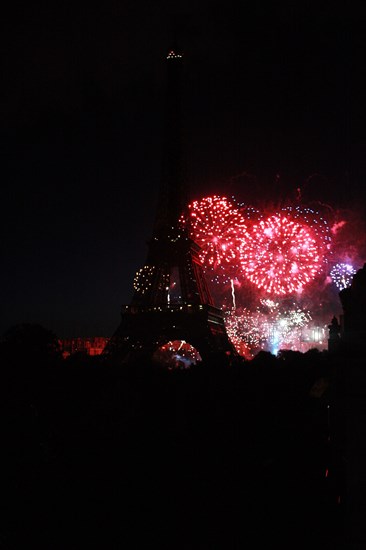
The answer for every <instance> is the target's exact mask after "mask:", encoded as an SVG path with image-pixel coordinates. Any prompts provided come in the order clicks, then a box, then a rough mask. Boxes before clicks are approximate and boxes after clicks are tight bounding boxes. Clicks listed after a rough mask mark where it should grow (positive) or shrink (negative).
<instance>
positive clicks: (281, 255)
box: [241, 214, 323, 295]
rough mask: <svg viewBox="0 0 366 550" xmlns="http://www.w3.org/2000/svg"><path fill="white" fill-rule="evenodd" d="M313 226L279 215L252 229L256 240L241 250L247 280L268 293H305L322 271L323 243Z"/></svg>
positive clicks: (262, 221) (261, 222)
mask: <svg viewBox="0 0 366 550" xmlns="http://www.w3.org/2000/svg"><path fill="white" fill-rule="evenodd" d="M318 240H319V237H318V236H317V234H316V233H315V232H314V231H312V229H311V227H309V226H307V225H305V224H303V223H300V222H298V221H297V220H294V219H292V218H291V217H290V216H289V215H282V214H276V215H273V216H269V217H268V218H267V219H265V220H261V221H260V222H259V223H258V224H257V225H254V226H253V229H252V241H251V242H250V243H249V246H248V245H245V244H243V246H242V247H241V266H242V269H243V271H244V273H245V275H246V277H247V278H248V279H249V280H250V281H251V282H252V283H254V284H255V285H256V286H257V287H258V288H260V289H263V290H264V291H265V292H267V293H268V294H275V295H288V294H293V293H301V292H302V291H303V289H304V287H305V285H307V284H308V283H309V282H310V281H312V280H313V279H314V278H315V276H316V275H318V274H319V273H320V272H321V269H322V264H323V254H322V243H321V242H318Z"/></svg>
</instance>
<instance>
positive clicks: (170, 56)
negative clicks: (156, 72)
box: [166, 49, 183, 59]
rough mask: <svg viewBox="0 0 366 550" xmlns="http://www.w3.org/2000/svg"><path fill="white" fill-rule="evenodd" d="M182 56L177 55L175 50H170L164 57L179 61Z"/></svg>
mask: <svg viewBox="0 0 366 550" xmlns="http://www.w3.org/2000/svg"><path fill="white" fill-rule="evenodd" d="M181 57H183V56H182V54H180V53H178V52H177V50H176V49H171V50H169V52H168V55H167V56H166V58H167V59H180V58H181Z"/></svg>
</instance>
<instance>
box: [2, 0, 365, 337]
mask: <svg viewBox="0 0 366 550" xmlns="http://www.w3.org/2000/svg"><path fill="white" fill-rule="evenodd" d="M364 28H365V17H364V16H363V12H362V3H359V4H357V3H354V4H352V3H351V2H344V3H342V4H341V3H338V4H337V3H334V2H329V3H326V4H325V3H313V4H312V3H309V2H302V3H299V2H283V3H281V2H273V3H271V2H245V1H242V2H240V3H239V2H225V3H222V2H216V1H213V2H208V1H207V2H193V1H188V2H184V3H183V2H175V3H172V2H147V1H146V0H145V1H138V0H137V1H134V2H130V1H128V2H126V1H117V0H114V1H113V0H106V1H104V2H103V3H101V4H100V5H99V6H95V5H93V4H91V3H89V4H86V3H85V4H82V3H79V2H70V3H68V2H60V3H53V2H46V1H44V2H43V3H29V4H28V5H27V6H26V7H24V6H23V5H21V4H17V3H16V2H14V3H13V4H12V7H11V9H10V8H9V9H8V11H7V13H4V16H3V17H2V21H1V46H2V47H1V51H2V76H3V78H2V86H1V93H2V100H1V106H0V136H1V144H2V147H1V152H2V155H1V156H2V158H1V182H2V185H1V189H2V193H1V212H2V215H1V224H2V239H1V257H2V268H1V279H0V280H1V286H0V307H1V312H2V315H1V324H0V331H1V332H3V331H4V330H5V329H6V328H8V327H9V326H11V325H12V324H14V323H19V322H24V321H26V322H39V323H41V324H43V325H44V326H46V327H47V328H50V329H52V330H54V331H55V332H56V333H57V334H58V335H59V336H60V337H63V336H73V335H105V336H109V335H111V333H112V332H113V331H114V329H115V328H116V327H117V325H118V323H119V313H120V306H121V305H122V304H124V303H129V301H130V299H131V297H132V282H133V277H134V274H135V272H136V270H137V269H138V268H140V267H141V266H142V265H143V263H144V261H145V257H146V252H147V247H146V241H147V240H148V239H149V237H150V236H151V231H152V222H153V217H154V211H155V202H156V199H157V190H158V185H159V175H160V162H161V156H162V151H161V134H162V113H163V99H164V78H165V56H166V53H167V51H168V49H169V48H170V46H171V44H172V42H173V39H177V41H178V43H179V44H180V46H181V50H182V52H183V54H184V62H185V87H184V98H185V125H186V143H185V153H186V159H187V171H188V175H189V181H190V187H191V190H192V194H195V195H196V196H197V197H199V196H201V195H203V194H204V193H206V192H210V193H211V192H219V193H222V194H224V193H230V194H234V195H235V196H236V198H237V199H239V200H240V201H244V202H248V203H255V202H256V201H260V200H263V198H264V197H265V199H266V200H267V201H276V200H277V199H278V198H279V197H285V198H286V197H289V199H290V198H291V197H293V196H294V192H295V189H296V188H297V187H300V188H301V189H302V190H303V193H304V200H319V201H325V202H327V203H329V204H332V205H333V206H334V208H347V209H353V208H354V209H357V210H358V212H361V215H362V216H363V215H364V213H365V206H364V197H365V192H364V188H365V185H366V160H365V158H366V157H365V153H366V109H365V97H366V93H365V92H366V87H365V83H364V78H365V77H364V72H365V66H366V65H365V37H364Z"/></svg>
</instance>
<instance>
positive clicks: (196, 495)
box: [0, 354, 347, 550]
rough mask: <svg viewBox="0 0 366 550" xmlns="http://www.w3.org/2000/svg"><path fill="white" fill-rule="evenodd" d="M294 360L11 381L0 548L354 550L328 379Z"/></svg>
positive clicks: (76, 367) (314, 366)
mask: <svg viewBox="0 0 366 550" xmlns="http://www.w3.org/2000/svg"><path fill="white" fill-rule="evenodd" d="M293 359H294V358H293V357H291V354H290V355H289V357H287V359H286V360H283V361H282V363H279V362H272V363H273V364H272V363H271V361H270V360H269V357H267V358H265V360H264V361H263V362H262V363H261V362H260V361H258V362H257V363H256V364H254V362H251V363H253V364H251V363H244V364H240V365H236V366H234V367H233V366H232V367H230V368H228V367H226V366H225V367H224V366H222V365H221V366H220V364H219V363H216V364H212V365H206V366H201V367H199V368H198V367H197V368H196V369H195V370H193V371H190V372H184V371H178V372H171V371H169V372H166V371H160V370H157V369H156V368H152V367H151V365H134V366H133V368H132V366H129V367H126V366H125V367H123V368H122V369H116V368H114V367H113V368H112V367H108V366H106V365H102V364H100V363H99V362H97V361H95V362H93V361H91V360H89V361H87V360H84V362H83V361H82V360H80V359H79V360H78V361H76V360H75V361H74V363H73V362H72V361H69V362H68V363H67V364H63V365H61V366H60V365H57V366H54V368H53V369H51V370H49V369H48V370H47V369H46V368H45V367H42V368H41V367H40V368H39V369H38V370H37V369H36V370H33V371H30V370H28V371H27V372H26V371H25V370H24V366H23V367H22V369H23V371H22V372H23V374H22V376H20V374H21V372H20V370H19V369H18V370H19V372H18V376H14V375H9V376H7V377H6V379H5V381H4V384H3V388H4V391H3V393H4V395H3V396H2V406H3V412H2V415H3V420H4V419H5V421H4V427H3V436H2V442H3V446H2V447H3V455H4V457H5V465H3V476H2V491H1V492H2V497H3V498H2V504H3V510H2V514H1V515H2V525H3V527H2V529H1V539H0V548H4V549H7V548H9V549H13V548H14V549H18V548H25V547H34V548H47V549H50V550H51V549H52V550H56V549H63V550H64V549H70V548H90V547H92V548H103V549H122V548H123V549H125V548H126V549H131V550H132V549H135V548H136V549H137V548H150V547H155V548H159V549H176V550H181V549H185V550H186V549H187V550H188V549H192V550H193V549H194V550H196V549H197V550H198V549H200V550H206V549H210V550H214V549H215V550H216V549H225V550H230V549H235V550H236V549H242V548H250V549H255V548H263V547H265V548H296V549H299V548H301V549H302V548H304V549H305V548H306V549H316V548H322V549H323V550H333V549H337V550H338V549H342V550H343V548H347V545H346V544H345V539H346V537H345V533H344V505H343V501H344V488H343V484H344V482H343V472H342V466H341V463H340V462H339V461H338V458H337V451H336V450H335V449H334V447H333V446H332V442H331V441H330V439H329V438H332V437H333V434H332V433H330V432H331V429H330V415H329V410H330V409H329V408H328V405H330V406H331V407H332V406H333V404H334V403H333V401H332V400H334V391H333V389H332V388H333V382H332V377H333V374H332V367H331V365H330V364H329V362H328V361H327V360H325V359H324V358H322V357H321V354H313V357H312V356H311V354H310V355H308V356H307V357H306V359H305V358H303V359H301V360H300V359H299V357H297V358H296V361H294V360H293ZM28 368H29V367H28ZM319 381H320V382H319ZM314 384H315V386H314Z"/></svg>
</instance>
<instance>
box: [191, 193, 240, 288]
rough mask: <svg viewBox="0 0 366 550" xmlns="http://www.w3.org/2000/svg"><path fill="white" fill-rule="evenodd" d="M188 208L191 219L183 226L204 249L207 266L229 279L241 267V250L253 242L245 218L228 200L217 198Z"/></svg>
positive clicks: (208, 199)
mask: <svg viewBox="0 0 366 550" xmlns="http://www.w3.org/2000/svg"><path fill="white" fill-rule="evenodd" d="M188 208H189V216H188V219H186V220H184V219H181V222H182V223H183V224H186V225H187V226H188V227H189V232H190V236H191V238H192V240H193V241H195V242H196V243H197V244H198V245H199V246H200V248H201V251H200V259H201V261H202V264H203V266H204V267H205V268H206V269H210V270H212V271H213V272H214V274H215V275H219V276H221V277H222V278H225V276H226V277H227V276H228V272H232V270H236V269H238V267H239V266H240V247H241V246H242V245H243V242H247V241H248V240H249V236H248V232H247V226H246V223H245V220H244V218H243V216H242V215H241V214H240V212H239V210H238V209H237V208H235V207H234V206H233V204H232V203H231V202H230V201H229V200H228V199H227V198H226V197H220V196H217V195H214V196H212V197H205V198H203V199H201V200H199V201H194V202H193V203H191V204H190V205H189V206H188Z"/></svg>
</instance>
